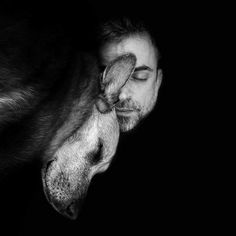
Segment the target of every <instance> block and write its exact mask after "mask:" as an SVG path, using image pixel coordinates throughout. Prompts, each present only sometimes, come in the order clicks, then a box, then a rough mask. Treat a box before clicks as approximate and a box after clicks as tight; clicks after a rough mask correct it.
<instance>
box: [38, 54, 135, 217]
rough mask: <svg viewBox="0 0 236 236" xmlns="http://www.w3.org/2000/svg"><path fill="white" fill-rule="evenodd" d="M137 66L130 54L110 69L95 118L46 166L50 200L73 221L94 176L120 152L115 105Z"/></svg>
mask: <svg viewBox="0 0 236 236" xmlns="http://www.w3.org/2000/svg"><path fill="white" fill-rule="evenodd" d="M135 64H136V57H135V56H134V55H133V54H127V55H123V56H121V57H119V58H117V59H115V60H114V61H112V62H111V63H110V64H109V65H108V66H107V67H106V69H105V71H104V73H103V76H102V81H101V93H100V95H99V96H98V98H97V100H96V102H95V104H94V105H93V108H92V113H91V115H90V116H89V118H88V119H87V120H86V121H85V122H84V123H83V125H82V127H80V128H79V129H78V130H76V132H74V133H73V135H72V136H70V137H69V138H67V139H66V140H64V142H63V143H62V145H60V146H59V147H58V148H57V150H55V152H54V153H53V155H52V157H51V158H50V160H47V161H45V163H44V166H43V168H42V180H43V187H44V192H45V194H46V197H47V199H48V201H49V202H50V204H52V206H53V207H54V208H55V209H56V210H57V211H58V212H59V213H61V214H63V215H64V216H66V217H69V218H70V219H75V218H76V217H77V215H78V211H79V208H80V205H81V202H82V200H83V198H84V196H85V195H86V192H87V189H88V186H89V183H90V181H91V179H92V177H93V176H94V175H95V174H96V173H99V172H103V171H105V170H106V169H107V168H108V167H109V164H110V163H111V160H112V157H113V156H114V154H115V152H116V148H117V144H118V139H119V124H118V121H117V117H116V113H115V109H114V105H115V103H116V102H117V100H118V96H119V92H120V89H121V88H122V86H124V84H125V83H126V81H127V80H128V79H129V77H130V75H131V74H132V72H133V70H134V68H135ZM61 132H63V129H62V131H61Z"/></svg>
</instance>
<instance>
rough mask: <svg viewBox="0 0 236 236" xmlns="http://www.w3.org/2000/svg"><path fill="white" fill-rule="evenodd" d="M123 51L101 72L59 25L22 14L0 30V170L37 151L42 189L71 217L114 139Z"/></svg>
mask: <svg viewBox="0 0 236 236" xmlns="http://www.w3.org/2000/svg"><path fill="white" fill-rule="evenodd" d="M135 64H136V57H135V56H134V55H133V54H126V55H123V56H121V57H119V58H117V59H115V60H114V61H112V62H111V63H110V64H109V65H108V66H107V67H106V69H105V70H104V72H103V73H102V74H101V73H100V71H99V69H98V66H97V61H96V57H95V56H93V55H92V53H90V52H82V51H81V50H79V49H78V48H77V47H76V40H74V39H73V37H71V36H68V35H67V34H64V33H63V30H62V31H61V29H60V27H58V28H57V26H56V27H51V28H50V27H41V26H39V25H31V24H30V23H28V22H20V23H18V24H16V25H14V26H9V27H6V28H4V29H2V30H1V31H0V172H1V173H5V172H6V171H7V170H8V169H11V168H13V166H15V167H17V166H18V165H24V163H25V162H28V161H32V160H33V159H37V160H39V161H40V162H41V176H42V185H43V190H44V193H45V195H46V198H47V200H48V201H49V203H50V204H51V205H52V206H53V207H54V209H55V210H57V211H58V212H59V213H60V214H62V215H64V216H65V217H68V218H69V219H76V218H77V216H78V212H79V210H80V206H81V202H82V200H83V198H84V197H85V195H86V192H87V189H88V187H89V184H90V182H91V179H92V177H93V176H94V175H95V174H96V173H99V172H103V171H105V170H106V169H107V168H108V167H109V165H110V163H111V160H112V157H113V156H114V154H115V152H116V148H117V144H118V140H119V124H118V121H117V117H116V113H115V109H114V106H115V104H116V103H117V102H118V96H119V92H120V89H121V88H122V87H123V86H124V85H125V83H126V81H127V80H128V79H129V77H130V75H131V74H132V72H133V71H134V68H135Z"/></svg>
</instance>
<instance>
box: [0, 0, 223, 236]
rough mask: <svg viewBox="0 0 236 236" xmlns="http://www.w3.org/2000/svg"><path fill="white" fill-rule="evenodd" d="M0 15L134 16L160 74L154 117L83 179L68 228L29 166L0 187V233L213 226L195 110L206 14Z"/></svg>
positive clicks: (119, 6) (62, 11)
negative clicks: (143, 27) (155, 53)
mask: <svg viewBox="0 0 236 236" xmlns="http://www.w3.org/2000/svg"><path fill="white" fill-rule="evenodd" d="M88 7H89V8H88ZM1 12H2V13H1V18H2V21H1V22H2V23H3V24H6V22H10V20H9V19H14V20H18V19H21V18H24V17H25V16H28V15H32V14H35V15H36V17H37V18H38V19H39V20H43V19H44V18H47V17H48V18H50V19H51V18H53V17H55V19H60V20H62V21H63V22H70V20H71V19H73V20H75V19H79V20H81V19H83V24H85V25H88V26H89V25H90V24H91V23H93V21H94V19H103V18H104V19H105V18H106V17H110V16H115V15H118V16H119V15H122V14H126V15H135V16H138V17H140V18H143V19H145V20H146V21H147V22H148V23H149V24H150V25H151V27H152V29H153V31H154V33H155V36H156V38H157V42H158V45H159V47H160V51H161V53H162V61H161V67H162V69H163V73H164V79H163V83H162V85H161V88H160V93H159V98H158V103H157V106H156V108H155V110H154V111H153V112H152V114H151V115H150V116H149V117H148V118H146V120H145V121H144V122H143V123H142V125H141V126H140V127H139V128H138V129H137V130H135V131H134V132H132V133H130V134H126V135H122V136H121V139H120V143H119V146H118V150H117V154H116V156H115V158H114V162H113V163H112V165H111V166H110V168H109V169H108V170H107V171H106V172H105V173H103V174H100V175H97V176H95V177H94V178H93V181H92V183H91V186H90V188H89V191H88V195H87V198H86V201H85V204H84V206H83V210H82V212H81V214H80V215H79V217H78V219H77V220H76V221H70V220H68V219H65V218H64V217H62V216H61V215H59V214H58V213H57V212H56V211H54V209H52V207H51V206H50V205H49V204H48V202H47V201H46V199H45V197H44V194H43V191H42V186H41V182H40V181H41V180H40V173H39V172H38V171H37V168H36V167H35V166H34V164H32V165H31V164H29V165H26V166H25V167H24V168H21V169H20V170H19V171H18V172H17V173H14V174H12V175H11V177H9V179H8V180H7V181H6V182H5V183H4V184H3V185H2V186H1V189H0V195H1V202H0V204H1V205H0V209H1V210H0V215H1V220H0V230H1V231H2V232H3V233H2V232H0V234H1V235H18V234H19V235H35V234H41V235H58V236H59V235H65V234H67V235H69V234H72V233H73V234H77V235H84V234H87V235H92V234H95V233H96V234H98V235H114V234H126V233H127V234H137V233H140V234H141V235H153V234H161V235H162V234H168V233H188V234H192V233H193V232H202V230H203V229H204V228H205V227H207V228H208V229H207V230H210V228H211V226H212V227H214V228H215V229H216V228H217V227H219V225H218V226H217V225H215V224H214V222H213V220H212V216H213V215H215V214H217V210H216V209H215V208H214V204H215V199H214V196H213V197H212V195H211V194H209V193H210V191H211V188H212V185H213V182H214V181H213V178H212V177H211V175H210V173H209V169H210V168H212V165H211V163H210V162H211V160H209V159H208V157H209V155H210V149H209V140H208V136H209V134H210V133H211V131H212V130H211V125H208V122H209V120H208V118H207V116H206V110H207V108H203V106H201V102H202V100H203V97H205V96H204V93H205V92H206V91H205V90H204V89H203V90H202V87H204V86H205V84H206V83H207V82H206V81H202V80H203V77H204V78H205V77H207V74H206V71H205V69H204V66H205V61H207V56H208V55H207V53H206V50H205V49H206V48H208V45H210V40H209V39H208V37H207V34H209V31H211V30H213V29H214V27H215V25H214V21H213V20H212V18H211V14H210V13H211V12H212V6H210V7H209V6H206V5H204V4H201V5H200V4H197V3H196V4H193V3H192V4H187V3H182V4H181V3H178V4H177V3H175V4H174V3H168V2H166V1H165V2H164V1H155V4H154V3H153V2H151V1H142V2H138V1H123V0H122V1H99V2H96V3H95V2H92V1H90V2H89V3H88V4H85V3H83V4H82V3H81V2H78V3H74V2H73V3H71V2H69V1H64V2H63V1H62V2H60V3H58V2H57V3H54V2H43V1H31V2H30V1H8V4H7V8H3V7H2V8H1ZM77 17H78V18H77ZM73 22H74V23H73V24H74V25H76V24H75V21H73ZM208 50H210V49H208ZM203 52H204V53H203ZM203 54H204V57H203ZM203 74H204V76H203ZM209 104H210V102H209ZM208 108H209V107H208ZM206 147H208V149H206ZM163 232H164V233H163ZM205 232H206V231H205Z"/></svg>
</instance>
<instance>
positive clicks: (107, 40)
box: [99, 18, 162, 132]
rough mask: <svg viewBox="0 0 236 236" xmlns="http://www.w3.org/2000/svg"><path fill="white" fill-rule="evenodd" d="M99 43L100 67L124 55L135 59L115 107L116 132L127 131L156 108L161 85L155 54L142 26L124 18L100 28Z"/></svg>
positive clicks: (149, 38) (147, 32)
mask: <svg viewBox="0 0 236 236" xmlns="http://www.w3.org/2000/svg"><path fill="white" fill-rule="evenodd" d="M99 41H100V50H99V56H100V63H101V67H105V66H106V65H107V64H108V63H109V62H110V61H112V60H113V59H114V58H116V57H118V56H120V55H122V54H126V53H128V52H131V53H133V54H135V55H136V57H137V63H136V68H135V70H134V72H133V74H132V76H131V77H130V79H129V80H128V81H127V83H126V84H125V86H124V87H123V88H122V89H121V93H120V96H119V102H118V103H117V105H116V113H117V117H118V120H119V124H120V130H121V131H122V132H126V131H130V130H132V129H133V128H134V127H136V126H137V125H138V124H139V122H140V121H141V120H142V119H143V118H144V117H146V116H147V115H148V114H149V113H150V112H151V111H152V110H153V108H154V106H155V104H156V101H157V95H158V90H159V88H160V85H161V81H162V70H161V69H158V61H159V58H160V55H159V51H158V49H157V46H156V44H155V41H154V38H153V37H152V36H151V34H150V32H149V31H148V29H147V28H146V27H145V26H144V25H143V24H142V23H139V22H137V21H131V20H129V19H127V18H122V19H120V20H114V21H109V22H106V23H105V24H103V25H102V27H101V33H100V35H99Z"/></svg>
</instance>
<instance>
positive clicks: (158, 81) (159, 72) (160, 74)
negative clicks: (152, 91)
mask: <svg viewBox="0 0 236 236" xmlns="http://www.w3.org/2000/svg"><path fill="white" fill-rule="evenodd" d="M162 78H163V72H162V69H158V70H157V77H156V90H157V92H158V90H159V88H160V86H161V83H162Z"/></svg>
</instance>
